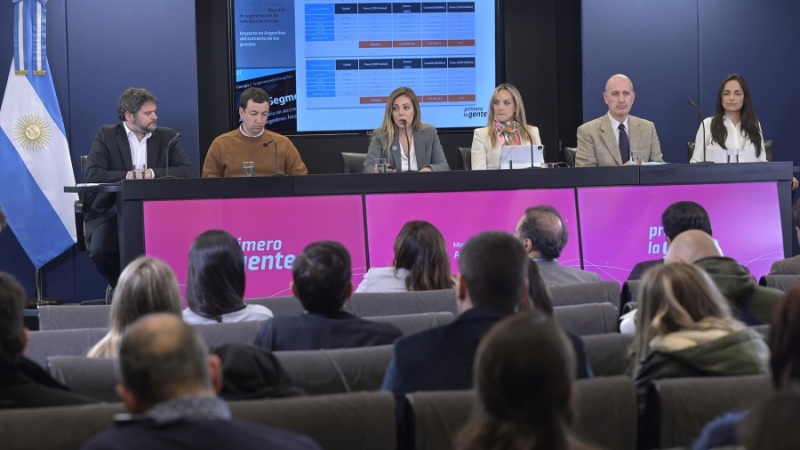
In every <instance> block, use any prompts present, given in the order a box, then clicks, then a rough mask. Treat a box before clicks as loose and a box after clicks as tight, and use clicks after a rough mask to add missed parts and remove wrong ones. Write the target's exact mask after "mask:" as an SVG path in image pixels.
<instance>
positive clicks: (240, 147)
mask: <svg viewBox="0 0 800 450" xmlns="http://www.w3.org/2000/svg"><path fill="white" fill-rule="evenodd" d="M269 103H270V97H269V94H268V93H267V91H265V90H263V89H261V88H257V87H250V88H247V89H245V91H244V92H242V95H241V97H240V98H239V105H240V107H239V118H240V119H241V120H242V124H241V125H240V126H239V128H237V129H235V130H233V131H229V132H227V133H224V134H221V135H219V136H217V138H216V139H214V142H212V143H211V146H210V147H209V148H208V153H207V154H206V159H205V162H204V163H203V178H219V177H241V176H242V163H243V162H245V161H248V162H253V163H255V175H256V176H269V175H274V174H277V173H280V174H284V175H305V174H307V173H308V169H307V168H306V165H305V164H304V163H303V160H302V159H301V158H300V152H298V151H297V148H295V146H294V144H292V141H290V140H289V138H287V137H286V136H283V135H280V134H278V133H275V132H272V131H269V130H266V129H264V126H266V124H267V117H268V116H269ZM276 153H277V159H276ZM276 160H277V163H278V167H275V163H276Z"/></svg>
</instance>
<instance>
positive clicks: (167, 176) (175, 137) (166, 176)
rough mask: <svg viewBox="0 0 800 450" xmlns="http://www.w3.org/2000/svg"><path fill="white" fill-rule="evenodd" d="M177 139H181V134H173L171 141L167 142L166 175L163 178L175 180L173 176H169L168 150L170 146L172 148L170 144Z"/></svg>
mask: <svg viewBox="0 0 800 450" xmlns="http://www.w3.org/2000/svg"><path fill="white" fill-rule="evenodd" d="M179 137H181V134H180V133H175V136H174V137H173V138H172V139H170V140H169V142H167V167H166V169H167V174H166V175H165V176H164V178H175V177H174V176H172V175H170V174H169V149H170V146H172V144H173V143H174V142H175V141H177V140H178V138H179Z"/></svg>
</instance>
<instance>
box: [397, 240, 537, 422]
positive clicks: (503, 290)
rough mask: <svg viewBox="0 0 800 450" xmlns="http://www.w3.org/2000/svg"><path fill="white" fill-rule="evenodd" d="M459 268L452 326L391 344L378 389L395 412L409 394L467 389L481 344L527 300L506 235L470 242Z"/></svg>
mask: <svg viewBox="0 0 800 450" xmlns="http://www.w3.org/2000/svg"><path fill="white" fill-rule="evenodd" d="M458 264H459V268H460V272H461V273H460V274H459V275H458V281H457V283H456V303H457V309H458V312H459V316H458V318H456V320H455V322H453V323H451V324H449V325H445V326H442V327H439V328H434V329H431V330H426V331H422V332H420V333H416V334H412V335H409V336H405V337H403V338H401V339H399V340H398V341H397V342H395V344H394V352H393V355H392V360H391V362H390V363H389V367H388V368H387V369H386V376H385V377H384V380H383V389H385V390H389V391H392V392H393V393H394V395H395V399H396V401H397V408H398V412H402V409H403V405H404V402H405V395H406V394H407V393H409V392H415V391H440V390H454V389H470V388H472V366H473V362H474V359H475V351H476V349H477V348H478V343H479V342H480V340H481V338H482V337H483V336H484V335H485V334H486V332H487V331H489V329H490V328H491V327H492V326H493V325H494V324H495V323H497V322H499V321H500V320H501V319H503V318H505V317H507V316H510V315H511V314H514V312H515V311H516V309H517V307H518V306H519V305H520V303H523V302H525V301H526V300H527V298H528V290H527V278H528V277H527V266H526V264H527V257H526V255H525V250H524V249H523V248H522V245H520V243H519V241H518V240H517V239H515V238H514V237H513V236H511V235H509V234H506V233H501V232H491V231H490V232H484V233H480V234H478V235H476V236H474V237H472V238H471V239H469V241H467V243H466V244H465V245H464V247H463V248H462V252H461V257H460V258H459V261H458ZM400 420H401V422H402V417H400Z"/></svg>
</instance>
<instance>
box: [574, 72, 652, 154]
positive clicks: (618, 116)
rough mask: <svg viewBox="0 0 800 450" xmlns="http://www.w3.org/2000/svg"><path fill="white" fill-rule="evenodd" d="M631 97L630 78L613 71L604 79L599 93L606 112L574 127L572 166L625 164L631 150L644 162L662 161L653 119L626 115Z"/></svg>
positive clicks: (634, 97) (634, 94) (632, 93)
mask: <svg viewBox="0 0 800 450" xmlns="http://www.w3.org/2000/svg"><path fill="white" fill-rule="evenodd" d="M635 99H636V92H634V91H633V82H631V79H630V78H628V77H627V76H625V75H622V74H617V75H612V76H611V78H609V79H608V81H607V82H606V90H605V92H603V101H605V102H606V105H608V113H607V114H605V115H603V116H602V117H599V118H597V119H594V120H592V121H591V122H586V123H585V124H583V125H581V126H580V127H578V153H577V154H576V155H575V165H576V166H578V167H594V166H626V165H628V164H630V160H631V155H632V154H633V153H632V152H640V153H641V154H642V161H644V162H648V161H659V162H660V161H662V155H661V144H660V143H659V142H658V134H657V133H656V127H655V125H653V122H650V121H649V120H644V119H640V118H638V117H635V116H631V115H630V112H631V107H632V106H633V101H634V100H635Z"/></svg>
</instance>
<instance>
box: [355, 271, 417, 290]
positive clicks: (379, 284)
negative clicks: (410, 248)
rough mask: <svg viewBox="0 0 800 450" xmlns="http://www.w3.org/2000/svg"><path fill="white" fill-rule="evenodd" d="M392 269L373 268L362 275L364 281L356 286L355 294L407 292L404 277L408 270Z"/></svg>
mask: <svg viewBox="0 0 800 450" xmlns="http://www.w3.org/2000/svg"><path fill="white" fill-rule="evenodd" d="M394 271H395V268H394V267H373V268H372V269H369V270H368V271H367V273H366V275H364V280H363V281H362V282H361V284H359V285H358V288H357V289H356V293H361V292H408V289H407V288H406V277H407V276H408V270H406V269H397V274H395V273H394Z"/></svg>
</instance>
